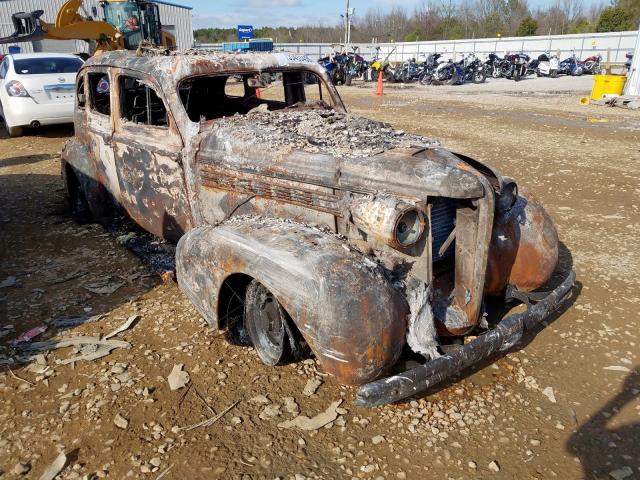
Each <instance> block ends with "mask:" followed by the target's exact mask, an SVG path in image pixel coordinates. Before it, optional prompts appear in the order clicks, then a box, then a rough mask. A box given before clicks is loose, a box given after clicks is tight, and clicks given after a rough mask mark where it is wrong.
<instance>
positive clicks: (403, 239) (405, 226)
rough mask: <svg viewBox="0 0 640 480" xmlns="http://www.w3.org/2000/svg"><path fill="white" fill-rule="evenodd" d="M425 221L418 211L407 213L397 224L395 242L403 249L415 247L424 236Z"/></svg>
mask: <svg viewBox="0 0 640 480" xmlns="http://www.w3.org/2000/svg"><path fill="white" fill-rule="evenodd" d="M423 224H424V222H423V220H422V216H421V215H420V212H418V210H416V209H410V210H407V211H405V212H404V213H403V214H402V215H401V216H400V217H399V218H398V221H397V222H396V231H395V240H396V242H398V243H399V244H400V245H402V246H403V247H408V246H410V245H413V244H414V243H416V242H417V241H418V240H420V237H421V236H422V229H423Z"/></svg>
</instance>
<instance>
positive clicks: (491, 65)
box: [484, 53, 505, 78]
mask: <svg viewBox="0 0 640 480" xmlns="http://www.w3.org/2000/svg"><path fill="white" fill-rule="evenodd" d="M504 62H505V60H504V59H503V58H500V57H498V56H497V55H496V54H495V53H490V54H489V55H488V57H487V60H486V61H485V62H484V71H485V75H486V76H487V77H492V78H500V77H501V76H502V65H503V63H504Z"/></svg>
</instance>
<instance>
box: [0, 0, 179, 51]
mask: <svg viewBox="0 0 640 480" xmlns="http://www.w3.org/2000/svg"><path fill="white" fill-rule="evenodd" d="M100 6H101V7H102V9H103V11H104V21H103V20H95V19H94V18H93V17H95V16H97V11H96V9H95V7H94V9H93V10H94V11H93V12H92V13H93V17H92V16H90V15H87V14H86V12H84V13H85V16H83V15H82V14H81V13H80V10H84V7H83V6H82V0H67V1H66V2H65V3H64V4H63V5H62V6H61V7H60V9H59V10H58V13H57V15H56V20H55V22H54V23H49V22H45V21H44V20H42V19H41V18H40V17H41V16H42V15H43V14H44V11H43V10H35V11H33V12H29V13H27V12H18V13H14V14H13V15H12V20H13V24H14V27H15V32H14V33H13V34H11V35H9V36H8V37H4V38H0V44H2V43H4V44H6V43H17V42H31V41H34V40H41V39H51V40H85V41H87V42H89V44H90V51H91V53H92V54H93V55H96V54H99V53H102V52H105V51H110V50H136V49H137V48H138V46H139V45H140V43H143V42H144V43H148V44H152V45H156V46H163V47H166V48H168V49H174V48H175V46H176V39H175V37H174V36H173V35H172V34H170V33H168V32H163V31H162V24H161V23H160V14H159V12H158V5H157V4H156V3H154V2H153V1H150V0H103V1H101V2H100Z"/></svg>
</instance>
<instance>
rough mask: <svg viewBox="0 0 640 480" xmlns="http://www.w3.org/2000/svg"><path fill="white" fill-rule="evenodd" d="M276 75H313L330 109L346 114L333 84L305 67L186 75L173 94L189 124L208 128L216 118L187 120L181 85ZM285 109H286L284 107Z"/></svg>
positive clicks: (318, 73)
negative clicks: (250, 76)
mask: <svg viewBox="0 0 640 480" xmlns="http://www.w3.org/2000/svg"><path fill="white" fill-rule="evenodd" d="M278 73H302V74H303V75H304V74H311V75H314V76H315V77H316V78H317V80H318V85H319V86H321V87H323V93H324V94H325V95H329V97H330V101H331V103H332V104H333V105H331V108H332V109H333V110H335V111H337V112H340V113H347V110H346V108H345V106H344V103H343V101H342V98H341V97H340V94H339V93H338V91H337V89H336V88H335V85H334V84H333V83H331V82H330V81H327V78H325V76H324V75H322V74H321V73H320V72H318V71H317V70H315V69H312V68H305V67H298V66H296V67H294V68H292V67H273V68H265V69H263V70H255V69H243V70H234V71H212V72H207V73H199V74H195V75H187V76H185V77H183V78H181V79H180V80H179V81H178V82H176V90H175V94H176V98H177V99H178V103H179V104H180V109H181V113H182V114H183V115H184V117H185V118H187V119H188V120H189V122H191V123H192V124H199V125H203V126H210V125H212V124H215V122H216V121H217V120H218V119H217V118H213V119H210V120H206V121H204V122H194V121H193V120H191V118H189V112H188V111H187V108H186V106H185V105H184V103H183V102H182V99H181V96H180V87H181V85H182V84H183V83H184V82H186V81H188V80H193V79H196V78H203V77H233V76H234V75H243V76H244V75H260V74H278ZM285 108H287V107H285Z"/></svg>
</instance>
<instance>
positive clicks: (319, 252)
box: [176, 218, 408, 385]
mask: <svg viewBox="0 0 640 480" xmlns="http://www.w3.org/2000/svg"><path fill="white" fill-rule="evenodd" d="M176 272H177V278H178V283H179V285H180V288H181V290H182V291H183V292H184V293H185V294H186V295H187V297H188V298H189V299H190V300H191V302H192V303H193V304H194V305H195V306H196V308H197V309H198V310H199V312H200V313H201V314H202V315H203V316H204V317H205V319H207V320H208V322H209V323H210V324H211V325H212V326H214V327H218V326H219V322H218V317H219V313H220V312H219V311H218V303H219V302H218V298H219V295H220V291H221V287H222V285H223V283H224V281H225V279H227V278H229V277H230V276H231V275H234V274H238V273H240V274H244V275H248V276H250V277H252V278H254V279H257V280H258V281H259V282H261V283H262V284H263V285H265V286H266V287H267V288H268V289H269V290H270V291H271V292H272V293H273V294H274V296H275V297H276V298H277V299H278V301H279V302H280V304H281V305H282V306H283V307H284V309H285V310H286V311H287V313H288V314H289V315H290V316H291V318H292V320H293V321H294V322H295V324H296V326H297V328H298V330H299V331H300V333H301V334H302V335H303V337H304V338H305V340H306V341H307V343H308V344H309V346H310V347H311V349H312V351H313V352H314V354H315V355H316V357H317V358H318V360H319V362H320V365H321V366H322V368H323V369H324V370H325V371H327V372H328V373H331V374H333V375H334V376H335V377H337V379H338V380H339V381H340V382H341V383H345V384H351V385H357V384H362V383H364V382H367V381H371V380H372V379H375V378H378V377H379V376H380V375H382V374H383V373H384V372H385V371H386V370H388V368H389V367H390V366H392V365H393V364H394V363H395V362H396V360H397V359H398V357H399V356H400V353H401V351H402V348H403V346H404V342H405V333H406V322H407V314H408V305H407V303H406V301H405V300H404V298H403V296H402V295H401V294H400V292H398V291H397V290H396V289H394V288H393V287H392V286H391V285H390V283H389V282H388V281H387V279H386V278H385V276H384V275H383V272H382V270H381V268H380V267H379V266H378V265H377V264H375V263H373V262H371V261H369V260H367V259H366V258H365V257H364V256H363V255H362V254H361V253H359V252H357V251H355V250H353V249H351V248H350V247H348V246H347V244H346V243H345V242H344V241H343V240H342V239H340V238H339V237H337V236H335V235H333V234H331V233H327V232H324V231H321V230H319V229H315V228H312V227H308V226H304V225H300V224H295V223H289V222H283V221H277V220H265V219H256V218H251V219H240V220H232V221H230V222H227V223H224V224H221V225H218V226H204V227H198V228H195V229H192V230H190V231H189V232H187V233H186V234H185V235H184V236H183V237H182V238H181V239H180V241H179V242H178V247H177V251H176Z"/></svg>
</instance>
